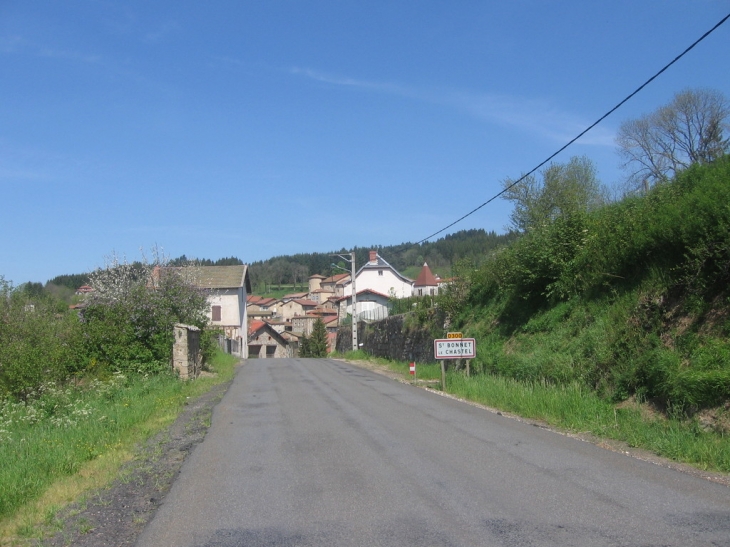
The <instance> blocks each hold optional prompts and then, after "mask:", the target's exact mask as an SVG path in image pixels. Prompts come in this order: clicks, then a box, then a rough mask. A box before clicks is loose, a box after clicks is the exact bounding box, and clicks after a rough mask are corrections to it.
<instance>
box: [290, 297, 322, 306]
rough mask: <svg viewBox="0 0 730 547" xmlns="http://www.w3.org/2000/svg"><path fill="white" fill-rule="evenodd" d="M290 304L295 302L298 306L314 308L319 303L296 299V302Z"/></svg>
mask: <svg viewBox="0 0 730 547" xmlns="http://www.w3.org/2000/svg"><path fill="white" fill-rule="evenodd" d="M292 302H296V303H297V304H299V305H300V306H316V305H317V304H318V303H319V302H315V301H314V300H307V299H306V298H298V299H296V300H292Z"/></svg>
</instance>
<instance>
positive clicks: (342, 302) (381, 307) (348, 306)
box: [337, 289, 390, 323]
mask: <svg viewBox="0 0 730 547" xmlns="http://www.w3.org/2000/svg"><path fill="white" fill-rule="evenodd" d="M356 300H357V317H358V320H360V319H364V320H372V321H375V320H378V319H385V318H386V317H388V315H389V311H390V297H389V296H388V295H387V294H383V293H379V292H377V291H374V290H372V289H363V290H361V291H357V299H356ZM337 304H338V315H339V318H340V323H342V321H343V320H344V319H345V318H346V317H347V316H348V315H351V314H352V295H348V296H343V297H342V298H339V299H337Z"/></svg>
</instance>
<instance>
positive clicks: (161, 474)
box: [38, 382, 231, 547]
mask: <svg viewBox="0 0 730 547" xmlns="http://www.w3.org/2000/svg"><path fill="white" fill-rule="evenodd" d="M230 385H231V382H226V383H225V384H219V385H217V386H215V387H213V389H211V390H210V391H209V392H207V393H205V394H204V395H201V396H200V397H198V398H197V399H195V400H194V401H191V402H189V403H188V404H187V405H186V406H185V409H184V410H183V412H182V413H181V414H180V415H179V416H178V418H177V420H176V421H175V422H174V423H173V424H172V426H170V427H169V428H168V429H166V430H164V431H161V432H160V433H158V434H157V435H155V436H154V437H152V438H151V439H149V440H148V441H147V442H146V443H145V445H144V446H142V447H140V449H139V452H138V453H137V456H136V457H135V459H134V460H132V461H131V462H129V463H128V464H126V465H125V466H124V467H123V468H122V471H121V473H120V475H119V478H117V480H115V481H114V482H113V483H112V484H110V485H109V486H107V487H106V488H104V489H101V490H99V491H97V492H93V493H91V494H89V495H87V496H86V497H85V499H84V500H82V501H80V502H77V503H75V504H72V505H70V506H68V507H66V508H65V509H64V510H63V511H62V512H61V513H60V514H59V515H58V516H57V522H61V523H62V529H61V530H60V531H58V532H57V533H55V534H54V535H53V536H52V537H49V538H46V539H45V540H43V541H42V542H41V543H39V544H38V545H39V546H43V547H65V546H69V545H73V546H75V547H107V546H108V547H122V546H127V545H134V544H135V543H136V542H137V537H138V536H139V534H140V533H141V532H142V530H143V529H144V527H145V525H146V524H147V523H148V522H149V521H150V520H151V519H152V517H153V516H154V514H155V511H156V510H157V508H158V507H159V506H160V505H161V503H162V500H163V499H164V497H165V494H167V492H168V491H169V490H170V487H171V486H172V484H173V482H175V479H176V478H177V476H178V474H179V472H180V468H181V467H182V464H183V462H184V461H185V458H186V457H187V455H188V454H189V453H190V452H191V451H192V450H193V449H194V448H195V446H196V445H198V444H199V443H200V442H202V440H203V439H204V438H205V434H206V432H207V431H208V427H209V424H210V418H211V414H212V412H213V408H214V407H215V405H216V404H217V403H218V402H219V401H220V400H221V399H222V397H223V395H224V394H225V392H226V391H227V390H228V387H229V386H230Z"/></svg>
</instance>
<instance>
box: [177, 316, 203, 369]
mask: <svg viewBox="0 0 730 547" xmlns="http://www.w3.org/2000/svg"><path fill="white" fill-rule="evenodd" d="M173 329H174V334H175V337H174V339H175V341H174V342H173V345H172V368H173V370H175V371H176V372H177V373H178V375H179V376H180V378H182V379H183V380H190V379H194V378H197V377H198V375H199V374H200V369H201V365H202V363H201V353H200V329H198V328H197V327H193V326H190V325H181V324H177V325H175V326H174V327H173Z"/></svg>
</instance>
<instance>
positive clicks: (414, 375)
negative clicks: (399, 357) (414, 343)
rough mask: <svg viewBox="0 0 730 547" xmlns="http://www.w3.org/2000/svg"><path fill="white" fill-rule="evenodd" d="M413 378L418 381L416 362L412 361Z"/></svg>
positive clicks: (411, 371)
mask: <svg viewBox="0 0 730 547" xmlns="http://www.w3.org/2000/svg"><path fill="white" fill-rule="evenodd" d="M410 373H411V376H413V379H414V380H415V379H416V362H415V361H411V370H410Z"/></svg>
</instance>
